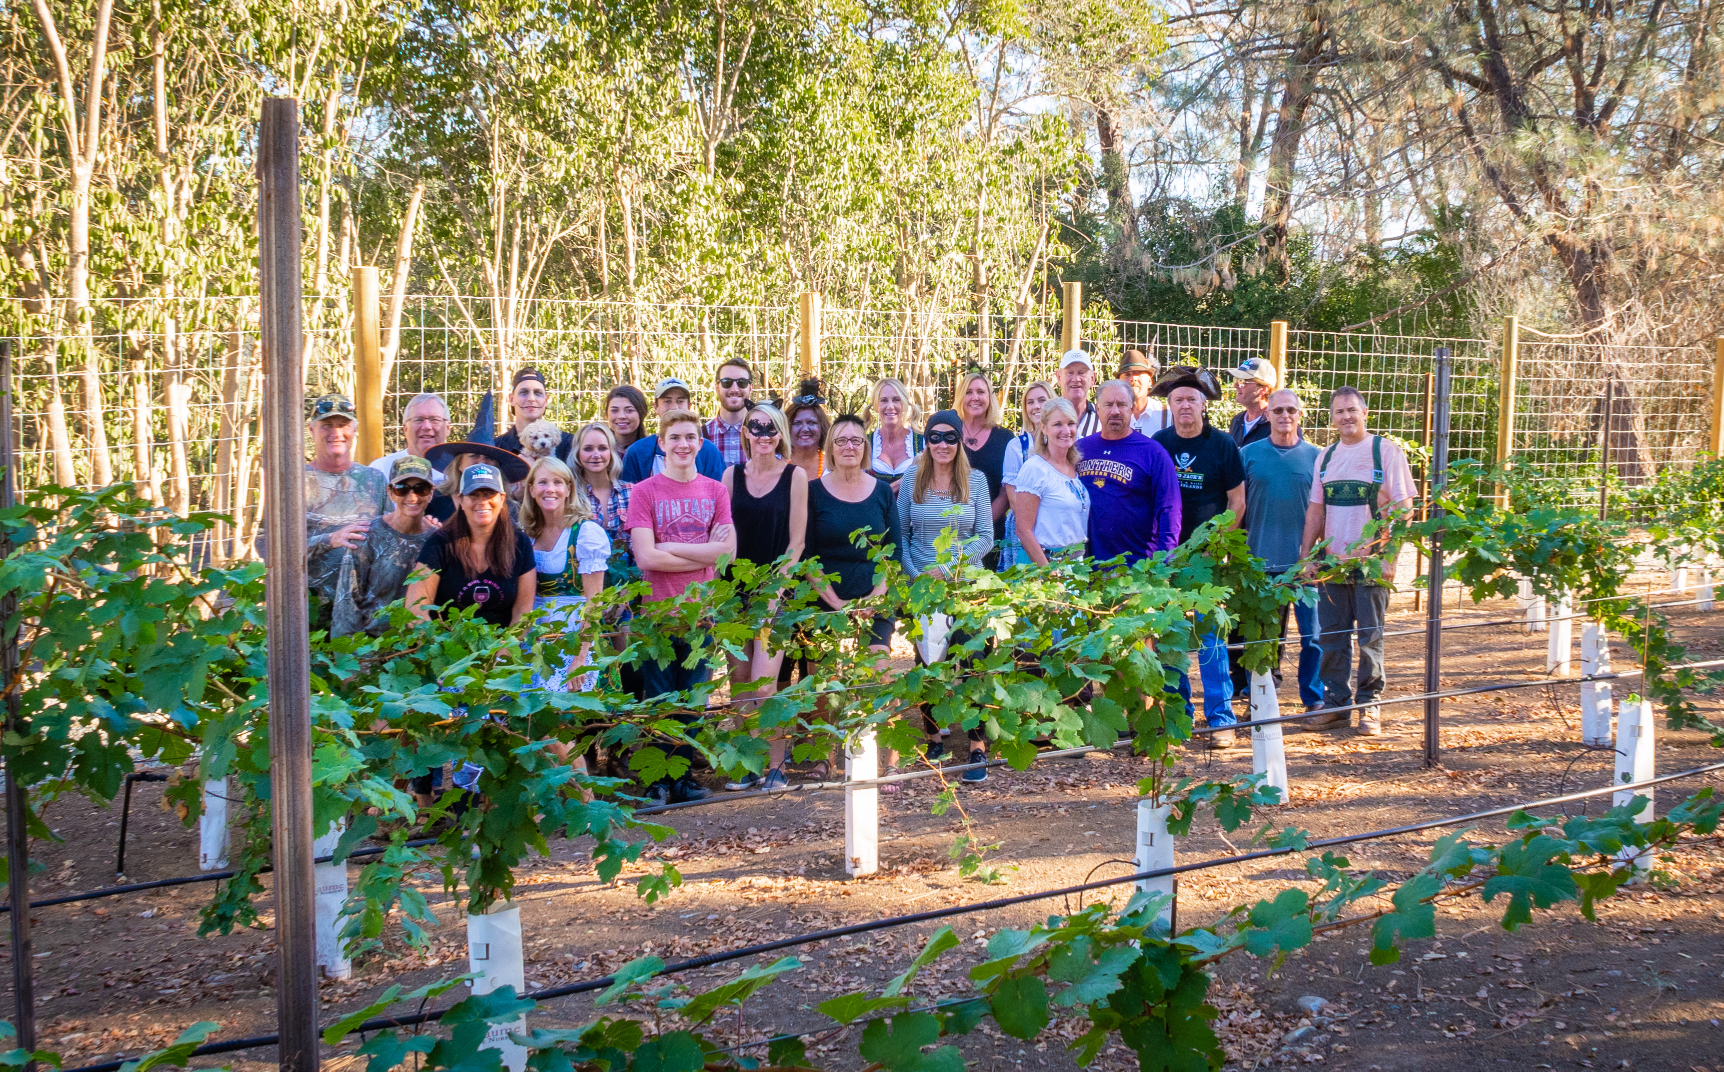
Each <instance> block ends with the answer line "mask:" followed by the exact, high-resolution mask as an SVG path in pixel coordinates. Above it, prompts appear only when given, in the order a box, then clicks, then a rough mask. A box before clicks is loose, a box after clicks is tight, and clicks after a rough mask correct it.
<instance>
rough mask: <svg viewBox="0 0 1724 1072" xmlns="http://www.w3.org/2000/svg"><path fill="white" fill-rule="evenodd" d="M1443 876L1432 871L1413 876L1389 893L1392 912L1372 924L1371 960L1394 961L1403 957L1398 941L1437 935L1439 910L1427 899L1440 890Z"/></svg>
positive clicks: (1380, 963) (1374, 962)
mask: <svg viewBox="0 0 1724 1072" xmlns="http://www.w3.org/2000/svg"><path fill="white" fill-rule="evenodd" d="M1442 889H1443V879H1442V876H1441V875H1434V874H1432V873H1430V872H1429V871H1425V872H1421V873H1420V874H1417V875H1414V876H1413V877H1412V878H1410V879H1408V880H1407V881H1406V882H1403V883H1402V884H1401V887H1400V889H1398V890H1396V891H1395V892H1394V893H1393V894H1391V895H1390V897H1389V900H1390V902H1391V903H1392V904H1393V905H1394V906H1395V910H1394V911H1393V912H1389V913H1386V914H1384V915H1383V916H1381V917H1379V918H1378V920H1377V922H1376V923H1374V924H1372V925H1371V963H1372V964H1376V965H1383V964H1394V963H1395V962H1396V961H1399V960H1400V959H1401V951H1400V949H1399V948H1397V946H1396V943H1397V941H1405V940H1407V939H1411V938H1435V937H1436V935H1437V909H1436V906H1435V905H1429V904H1426V903H1425V902H1426V901H1428V900H1430V899H1431V898H1432V897H1435V896H1436V895H1437V894H1439V893H1441V892H1442Z"/></svg>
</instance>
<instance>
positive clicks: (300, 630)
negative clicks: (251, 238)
mask: <svg viewBox="0 0 1724 1072" xmlns="http://www.w3.org/2000/svg"><path fill="white" fill-rule="evenodd" d="M257 178H258V203H257V224H258V226H257V231H258V283H259V292H260V294H261V295H262V310H261V315H260V317H259V327H260V329H261V330H260V335H261V337H262V342H263V363H264V375H265V377H266V386H265V390H264V399H263V447H264V450H265V451H266V452H267V453H268V460H267V461H266V462H265V464H264V466H263V479H264V488H265V492H264V498H265V501H266V502H267V503H268V504H269V509H270V512H271V515H272V516H273V517H274V518H275V524H273V525H270V526H269V527H268V537H269V547H268V553H267V555H266V561H267V562H268V563H269V572H268V574H267V578H266V584H267V588H266V591H267V602H266V613H267V623H268V638H269V728H270V736H269V751H270V785H271V798H272V799H271V804H272V806H273V808H272V810H273V813H274V814H273V820H274V830H273V833H274V838H275V845H274V849H275V946H276V976H275V978H276V982H275V1011H276V1023H277V1025H278V1027H277V1030H278V1032H279V1034H280V1042H279V1043H278V1045H277V1050H276V1053H277V1060H278V1063H279V1066H280V1068H281V1072H317V1062H318V1045H319V1043H320V1040H319V1038H318V1033H317V1013H318V1001H317V930H316V925H315V920H314V913H313V908H314V906H315V904H316V893H317V891H316V883H315V880H314V878H313V871H312V864H311V859H312V851H311V842H312V836H311V822H312V814H311V644H310V638H311V621H310V614H309V608H308V607H307V604H306V598H305V590H306V589H305V525H304V523H303V520H302V519H303V518H304V517H305V400H304V393H305V392H304V388H303V386H302V385H303V384H304V382H305V368H304V362H305V353H304V350H303V349H302V347H303V346H304V339H305V336H304V334H303V332H302V330H301V316H302V309H303V306H302V305H301V285H300V261H301V257H302V251H301V243H302V236H301V233H300V209H301V204H300V200H301V191H300V185H299V102H298V101H297V100H295V99H293V98H292V97H269V98H267V99H265V100H264V102H263V121H262V123H261V125H260V128H259V131H258V145H257Z"/></svg>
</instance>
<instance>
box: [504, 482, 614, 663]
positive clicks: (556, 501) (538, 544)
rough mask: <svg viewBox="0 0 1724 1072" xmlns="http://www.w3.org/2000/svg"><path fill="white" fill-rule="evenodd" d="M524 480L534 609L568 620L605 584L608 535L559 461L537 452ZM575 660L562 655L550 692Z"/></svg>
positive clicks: (523, 518)
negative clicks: (535, 576) (534, 572)
mask: <svg viewBox="0 0 1724 1072" xmlns="http://www.w3.org/2000/svg"><path fill="white" fill-rule="evenodd" d="M526 485H527V495H526V501H525V502H523V503H522V504H521V529H522V531H524V532H525V533H526V534H527V535H528V537H530V538H531V539H532V541H533V563H534V565H535V567H536V568H537V574H538V581H539V587H538V591H537V593H536V594H535V596H534V599H533V609H534V610H540V611H546V612H548V615H549V617H550V618H551V619H552V620H555V621H560V622H562V623H563V624H564V625H565V626H571V625H572V624H573V623H574V622H575V619H576V617H577V616H578V614H579V611H580V608H581V606H582V605H583V604H585V603H586V601H587V600H589V599H591V598H592V597H594V596H596V595H598V594H599V593H600V592H601V591H603V590H604V587H605V567H606V565H607V563H608V561H609V559H610V556H611V540H610V537H609V536H606V535H605V530H604V527H603V526H602V525H600V524H599V523H598V522H597V521H595V520H593V511H592V507H591V506H590V505H589V504H588V502H587V497H586V496H585V495H582V494H580V489H579V488H578V487H577V486H576V484H575V474H574V473H572V472H570V471H569V467H568V466H566V465H564V464H563V463H562V462H560V461H558V460H557V459H555V458H540V459H539V460H538V461H536V462H534V463H533V468H532V469H531V471H529V472H528V473H527V480H526ZM587 652H588V645H586V644H583V645H581V662H582V663H584V662H585V661H586V658H587ZM575 665H576V663H575V659H574V658H573V657H572V656H571V657H569V658H567V659H565V660H564V662H563V667H562V669H561V670H560V671H558V672H557V673H556V674H553V675H552V677H551V679H550V681H549V682H548V686H549V688H550V689H551V690H552V691H553V692H560V691H563V688H564V686H565V684H566V683H567V681H568V676H569V673H570V671H571V670H573V668H574V666H575ZM582 687H583V688H585V687H588V683H583V685H582Z"/></svg>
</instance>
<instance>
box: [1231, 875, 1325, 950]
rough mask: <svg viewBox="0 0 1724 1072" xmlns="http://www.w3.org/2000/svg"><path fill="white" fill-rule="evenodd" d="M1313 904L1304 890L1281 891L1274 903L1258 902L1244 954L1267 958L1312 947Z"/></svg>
mask: <svg viewBox="0 0 1724 1072" xmlns="http://www.w3.org/2000/svg"><path fill="white" fill-rule="evenodd" d="M1309 912H1310V900H1309V899H1308V898H1307V897H1306V895H1305V891H1304V890H1282V891H1281V892H1280V893H1279V894H1277V895H1276V897H1275V900H1273V901H1258V902H1257V903H1256V904H1255V905H1253V906H1252V907H1251V915H1250V917H1249V918H1250V925H1251V927H1252V929H1251V930H1248V931H1246V932H1245V950H1246V952H1248V953H1250V954H1251V955H1252V956H1254V957H1266V956H1268V955H1269V954H1270V953H1273V952H1274V951H1275V950H1277V949H1279V950H1281V951H1282V952H1283V953H1290V952H1292V951H1293V950H1295V949H1302V948H1304V947H1305V946H1307V945H1310V944H1311V919H1310V915H1309Z"/></svg>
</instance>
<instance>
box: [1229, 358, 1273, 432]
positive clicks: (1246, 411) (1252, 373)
mask: <svg viewBox="0 0 1724 1072" xmlns="http://www.w3.org/2000/svg"><path fill="white" fill-rule="evenodd" d="M1229 371H1230V373H1231V375H1232V376H1233V383H1234V387H1233V397H1234V398H1236V399H1238V400H1239V404H1240V406H1242V407H1244V408H1242V409H1241V410H1240V411H1239V412H1238V413H1235V414H1234V415H1233V420H1232V421H1230V422H1228V425H1227V434H1228V435H1230V436H1232V437H1233V445H1234V446H1236V447H1243V446H1245V444H1247V443H1255V442H1257V441H1258V440H1259V439H1268V438H1269V431H1270V429H1269V401H1268V400H1269V394H1270V392H1272V391H1274V390H1275V389H1276V388H1277V387H1280V386H1281V377H1280V376H1278V375H1276V373H1275V366H1274V365H1271V364H1270V363H1269V359H1268V358H1266V357H1248V358H1246V359H1245V360H1244V361H1243V362H1241V363H1240V365H1239V367H1238V368H1236V369H1231V370H1229Z"/></svg>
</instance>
